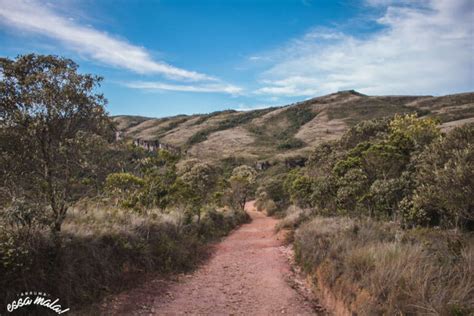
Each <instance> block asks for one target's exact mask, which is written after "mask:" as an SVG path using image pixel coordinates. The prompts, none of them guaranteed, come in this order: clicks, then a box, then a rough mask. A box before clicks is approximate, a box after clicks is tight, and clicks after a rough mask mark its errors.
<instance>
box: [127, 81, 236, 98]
mask: <svg viewBox="0 0 474 316" xmlns="http://www.w3.org/2000/svg"><path fill="white" fill-rule="evenodd" d="M124 85H125V86H126V87H128V88H133V89H140V90H149V91H181V92H217V93H227V94H231V95H238V94H240V93H241V92H242V88H240V87H237V86H234V85H230V84H226V83H203V84H198V85H178V84H169V83H164V82H155V81H153V82H150V81H134V82H127V83H125V84H124Z"/></svg>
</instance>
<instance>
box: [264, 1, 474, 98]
mask: <svg viewBox="0 0 474 316" xmlns="http://www.w3.org/2000/svg"><path fill="white" fill-rule="evenodd" d="M407 3H408V2H407V1H404V0H367V4H368V5H375V6H382V8H385V9H384V13H383V14H382V15H381V16H380V17H379V18H378V19H377V20H376V22H377V23H378V24H379V25H380V26H382V29H381V30H380V31H377V32H375V33H374V34H372V35H370V36H365V37H363V38H362V37H357V36H354V35H350V34H347V33H341V32H339V31H337V30H328V29H313V30H311V31H309V32H308V33H307V34H305V35H304V36H303V37H301V38H298V39H295V40H292V41H291V42H289V43H288V44H287V45H285V46H283V47H282V48H281V49H279V50H277V51H273V52H270V53H268V54H267V56H270V57H271V58H272V59H273V64H272V65H271V66H270V67H269V68H268V69H267V70H266V71H264V72H263V73H262V74H261V82H260V87H259V88H257V89H256V91H255V93H257V94H267V95H281V96H312V95H321V94H325V93H330V92H334V91H337V90H343V89H357V90H360V91H361V92H364V93H368V94H445V93H452V92H460V91H468V90H473V89H474V58H473V51H474V35H473V33H474V23H472V21H473V20H474V4H473V2H472V0H457V1H451V0H431V1H430V0H419V1H416V2H414V1H411V2H410V4H407Z"/></svg>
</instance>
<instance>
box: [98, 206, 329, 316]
mask: <svg viewBox="0 0 474 316" xmlns="http://www.w3.org/2000/svg"><path fill="white" fill-rule="evenodd" d="M246 209H247V212H248V213H249V215H250V216H251V217H252V222H251V223H249V224H245V225H242V226H241V227H240V228H238V229H237V230H235V231H233V232H232V233H231V234H230V235H229V236H228V237H226V238H225V239H224V240H223V241H222V242H220V243H219V244H217V245H216V246H215V251H214V253H213V255H212V257H211V258H210V259H209V260H208V261H207V262H206V263H205V264H203V265H202V266H201V267H200V268H199V269H198V270H196V271H194V272H193V273H191V274H188V275H183V276H182V277H179V278H178V280H177V281H174V282H170V281H166V282H164V281H162V280H158V279H156V280H150V281H149V282H146V283H145V285H144V286H143V287H141V288H140V289H136V290H134V291H132V293H124V294H121V295H119V296H118V297H115V299H113V300H112V301H110V303H108V304H104V306H103V309H102V311H103V313H105V314H113V315H185V314H187V315H275V314H289V315H314V314H316V313H317V311H319V312H321V311H320V307H319V306H318V305H317V304H315V303H314V302H313V301H312V300H311V299H308V298H307V295H304V294H303V293H302V292H301V291H298V290H295V289H294V288H297V286H294V284H295V282H294V278H295V277H296V276H295V275H294V273H293V272H292V269H291V267H290V264H289V262H288V259H287V255H286V254H285V251H287V248H286V250H285V247H282V237H280V236H278V235H277V234H275V232H274V228H275V224H276V223H277V222H278V220H276V219H274V218H271V217H267V216H265V215H264V214H262V213H259V212H257V211H255V208H254V205H253V203H252V202H250V203H248V204H247V206H246ZM299 283H301V282H299ZM154 293H155V294H154ZM319 312H318V313H319Z"/></svg>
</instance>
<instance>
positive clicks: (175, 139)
mask: <svg viewBox="0 0 474 316" xmlns="http://www.w3.org/2000/svg"><path fill="white" fill-rule="evenodd" d="M411 112H417V113H418V114H419V115H420V116H428V117H436V118H438V119H439V120H440V121H441V122H442V128H443V129H444V130H448V129H451V128H453V127H454V126H456V125H459V124H464V123H467V122H472V121H473V120H474V92H469V93H461V94H454V95H447V96H441V97H432V96H367V95H363V94H361V93H358V92H356V91H352V90H351V91H341V92H337V93H333V94H329V95H326V96H322V97H317V98H313V99H309V100H306V101H303V102H298V103H294V104H290V105H288V106H284V107H277V108H269V109H264V110H254V111H248V112H238V111H231V110H229V111H222V112H214V113H210V114H204V115H191V116H187V115H180V116H174V117H168V118H160V119H155V118H146V117H137V116H116V117H114V121H116V122H117V123H118V129H119V130H121V131H123V132H124V133H125V136H127V137H130V138H142V139H147V140H157V139H158V140H160V141H161V142H163V143H167V144H171V145H175V146H179V147H180V148H182V149H183V152H186V155H187V156H189V157H196V158H200V159H209V160H216V159H223V158H227V157H239V158H243V159H247V160H250V161H254V160H260V159H267V160H283V159H285V158H287V157H291V156H297V155H302V154H306V153H307V152H308V151H309V150H310V149H311V148H312V147H314V146H315V145H317V144H318V143H320V142H323V141H326V140H332V139H336V138H338V137H339V136H341V135H342V134H343V133H344V131H345V130H347V128H349V127H350V126H352V125H354V124H357V123H358V122H360V121H362V120H367V119H373V118H381V117H386V116H392V115H394V114H396V113H411Z"/></svg>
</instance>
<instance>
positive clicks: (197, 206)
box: [173, 162, 217, 224]
mask: <svg viewBox="0 0 474 316" xmlns="http://www.w3.org/2000/svg"><path fill="white" fill-rule="evenodd" d="M181 172H182V173H181V175H180V177H179V178H178V179H177V181H176V182H175V184H174V188H173V190H174V191H175V192H176V193H175V194H176V196H177V199H178V200H179V201H178V202H181V203H183V204H185V205H186V207H187V208H188V210H189V211H190V214H191V215H197V217H198V224H199V223H200V222H201V213H202V209H203V208H204V206H205V205H206V204H208V203H210V201H211V200H212V198H213V192H214V187H215V186H216V183H217V174H216V171H215V170H214V168H213V167H212V166H211V165H210V164H208V163H204V162H199V163H195V164H194V165H192V166H190V165H188V166H186V167H185V169H184V170H182V171H181Z"/></svg>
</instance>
